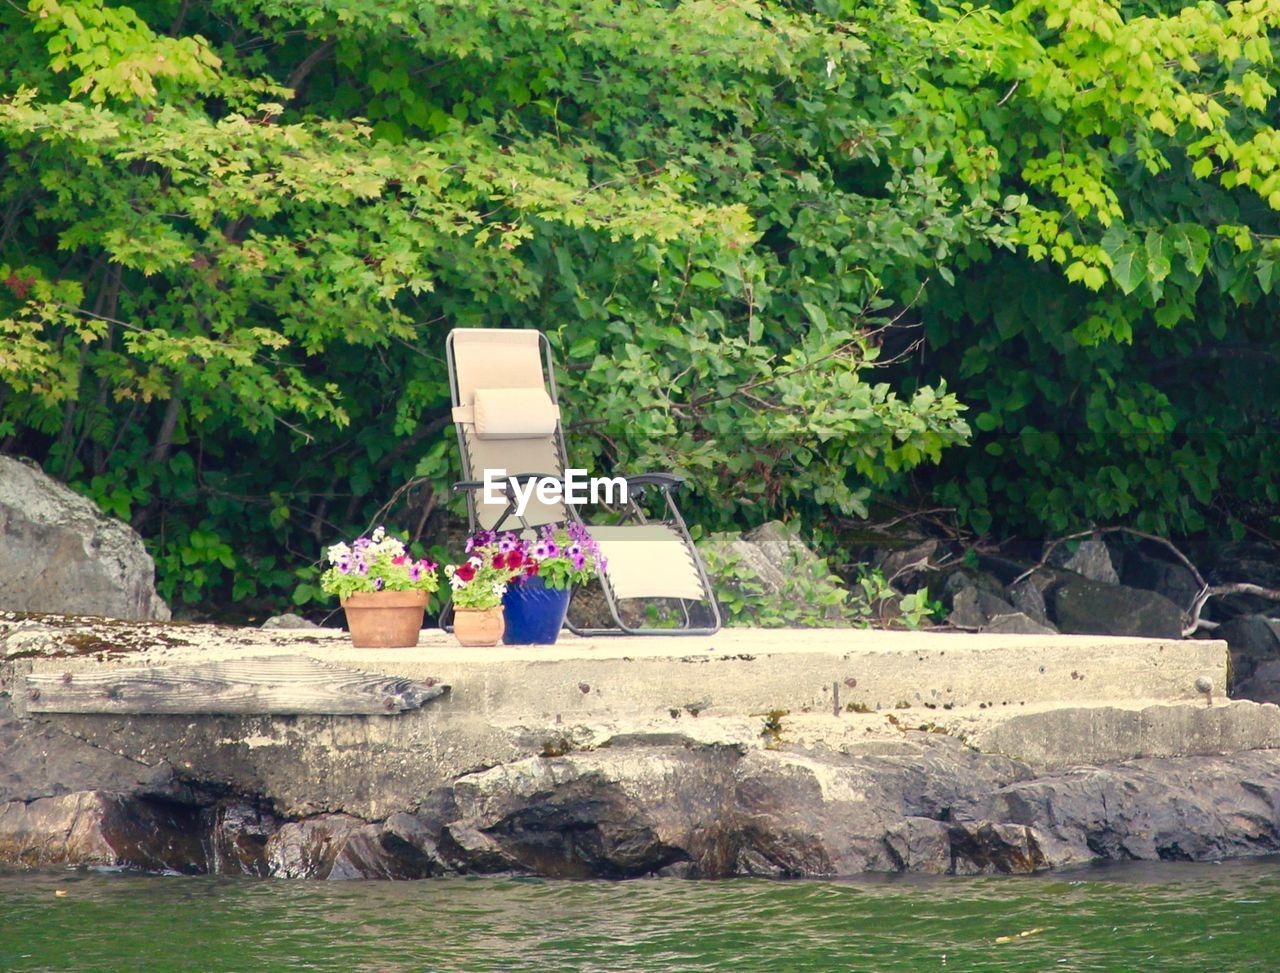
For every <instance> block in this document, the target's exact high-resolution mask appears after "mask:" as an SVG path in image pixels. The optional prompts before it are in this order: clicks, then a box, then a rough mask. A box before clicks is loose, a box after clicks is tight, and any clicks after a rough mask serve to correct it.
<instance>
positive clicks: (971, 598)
mask: <svg viewBox="0 0 1280 973" xmlns="http://www.w3.org/2000/svg"><path fill="white" fill-rule="evenodd" d="M1012 612H1013V606H1012V605H1010V604H1009V603H1008V602H1007V601H1005V600H1004V599H1003V598H1000V597H997V596H996V595H993V594H991V593H989V592H987V591H982V590H979V589H978V588H964V589H963V590H961V591H960V592H959V593H958V594H957V595H956V596H955V598H954V599H953V601H952V609H951V614H950V615H948V616H947V624H948V625H950V626H952V627H953V628H964V629H981V628H984V627H985V626H986V625H987V623H988V622H990V621H991V619H992V618H994V617H996V616H997V615H1008V614H1011V613H1012Z"/></svg>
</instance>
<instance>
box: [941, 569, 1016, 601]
mask: <svg viewBox="0 0 1280 973" xmlns="http://www.w3.org/2000/svg"><path fill="white" fill-rule="evenodd" d="M937 588H938V597H939V598H941V599H942V603H943V604H944V605H946V606H947V607H949V608H954V607H955V599H956V596H957V595H959V594H960V593H961V592H962V591H967V590H969V589H976V590H978V591H981V592H985V593H986V594H989V595H994V596H995V597H996V598H1000V599H1003V598H1004V586H1003V585H1002V584H1001V583H1000V579H999V578H997V577H995V575H992V574H988V573H987V572H986V571H975V570H974V569H973V568H956V569H955V570H954V571H952V572H950V573H949V574H948V575H947V576H946V577H945V578H943V579H942V583H941V584H940V585H937Z"/></svg>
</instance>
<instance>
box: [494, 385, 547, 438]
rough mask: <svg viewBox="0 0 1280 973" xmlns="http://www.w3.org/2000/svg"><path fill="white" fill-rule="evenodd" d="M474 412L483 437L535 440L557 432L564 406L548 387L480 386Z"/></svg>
mask: <svg viewBox="0 0 1280 973" xmlns="http://www.w3.org/2000/svg"><path fill="white" fill-rule="evenodd" d="M474 415H475V431H476V435H477V436H478V437H480V438H481V439H533V438H534V437H541V436H550V435H551V434H552V433H553V432H555V431H556V423H557V422H558V421H559V419H560V408H559V407H558V406H557V405H556V404H555V403H554V402H552V401H551V396H549V395H548V394H547V390H546V389H541V388H537V389H530V388H524V389H476V392H475V405H474Z"/></svg>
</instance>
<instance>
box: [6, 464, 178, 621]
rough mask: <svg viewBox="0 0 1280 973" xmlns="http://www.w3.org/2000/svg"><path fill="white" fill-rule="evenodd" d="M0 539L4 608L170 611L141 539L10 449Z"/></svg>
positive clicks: (162, 615)
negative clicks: (161, 593) (13, 455)
mask: <svg viewBox="0 0 1280 973" xmlns="http://www.w3.org/2000/svg"><path fill="white" fill-rule="evenodd" d="M0 544H3V547H4V557H3V558H2V559H0V610H7V611H22V612H55V613H60V614H66V615H105V616H108V617H113V618H130V619H161V620H166V619H168V618H169V606H168V605H166V604H165V603H164V600H163V599H162V598H161V597H160V596H159V595H158V594H156V589H155V564H154V563H153V562H152V560H151V556H150V555H149V554H148V553H147V552H146V549H145V548H144V547H143V545H142V538H140V537H139V536H138V535H137V534H136V533H135V532H134V531H133V530H132V529H131V528H130V527H129V526H128V525H127V524H124V523H122V522H120V521H118V520H114V519H112V518H110V517H107V516H104V515H103V514H102V512H101V511H99V510H98V508H97V507H96V506H94V505H93V503H92V502H90V501H89V500H88V499H86V498H85V497H82V496H80V494H78V493H75V492H74V491H72V490H70V489H68V488H67V487H65V486H63V485H62V484H61V483H58V482H57V481H56V480H53V479H50V478H49V477H47V476H45V475H44V473H42V472H41V471H40V470H39V469H38V468H36V467H35V466H30V465H28V464H26V463H23V462H20V461H18V460H16V459H13V458H11V457H8V456H0Z"/></svg>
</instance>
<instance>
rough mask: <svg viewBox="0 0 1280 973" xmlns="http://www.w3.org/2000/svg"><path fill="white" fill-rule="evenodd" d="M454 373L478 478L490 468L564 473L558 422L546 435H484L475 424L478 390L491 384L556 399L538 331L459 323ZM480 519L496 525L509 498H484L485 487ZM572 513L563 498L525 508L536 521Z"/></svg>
mask: <svg viewBox="0 0 1280 973" xmlns="http://www.w3.org/2000/svg"><path fill="white" fill-rule="evenodd" d="M453 356H454V358H453V362H454V375H455V377H456V380H457V386H458V387H457V402H458V404H457V405H455V406H454V409H453V419H454V422H456V423H457V424H458V427H459V429H460V431H461V433H462V437H461V438H462V441H463V443H464V447H463V448H464V449H465V450H466V452H467V460H468V466H469V469H470V470H471V473H472V475H473V476H474V477H475V478H476V479H482V478H483V477H484V471H485V470H499V469H501V470H506V471H507V472H508V473H548V474H552V475H555V476H559V475H560V474H561V470H562V467H563V465H564V464H563V463H562V462H561V459H560V447H559V442H558V438H557V434H556V429H555V428H553V429H552V430H551V431H550V432H549V433H547V434H546V435H540V436H530V435H528V434H526V433H523V432H521V433H519V434H517V435H512V436H501V435H483V436H482V435H480V434H479V433H478V432H477V430H476V423H475V405H476V392H477V391H481V390H489V389H524V390H536V391H541V392H542V393H543V394H544V395H546V397H547V401H548V402H550V401H551V396H550V394H549V393H548V391H547V387H546V384H545V382H544V379H543V374H542V353H541V348H540V347H539V344H538V332H537V331H490V330H481V329H470V328H458V329H456V330H455V331H454V332H453ZM474 503H475V515H476V523H477V524H478V525H479V526H480V527H482V528H485V529H488V528H490V527H493V526H494V524H496V523H498V521H499V520H500V519H501V518H502V515H503V514H504V513H505V512H506V509H507V505H506V504H505V503H498V504H493V503H485V502H484V496H483V493H481V492H479V491H477V494H476V495H475V496H474ZM567 516H568V513H567V511H566V510H565V507H564V504H561V503H550V504H548V503H543V502H542V501H540V500H539V499H538V498H537V497H536V496H534V497H532V498H531V499H530V501H529V505H528V507H527V508H526V509H525V521H526V522H527V523H528V524H529V525H530V526H533V527H536V526H539V525H541V524H554V523H559V522H561V521H563V520H564V519H565V518H566V517H567Z"/></svg>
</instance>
